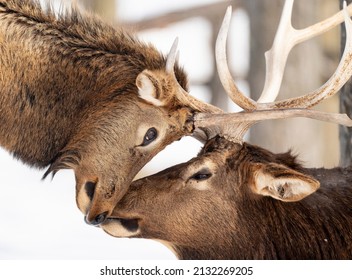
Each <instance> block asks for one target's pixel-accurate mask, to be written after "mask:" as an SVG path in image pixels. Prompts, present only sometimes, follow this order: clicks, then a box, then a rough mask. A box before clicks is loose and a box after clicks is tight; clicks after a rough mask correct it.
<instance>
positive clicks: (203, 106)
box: [165, 38, 223, 113]
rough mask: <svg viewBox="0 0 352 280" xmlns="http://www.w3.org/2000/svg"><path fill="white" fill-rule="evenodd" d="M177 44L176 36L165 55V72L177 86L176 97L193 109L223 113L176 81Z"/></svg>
mask: <svg viewBox="0 0 352 280" xmlns="http://www.w3.org/2000/svg"><path fill="white" fill-rule="evenodd" d="M177 45H178V38H176V39H175V41H174V43H173V44H172V47H171V49H170V52H169V54H168V56H167V60H166V67H165V69H166V72H167V73H169V75H171V78H172V80H173V82H174V84H175V85H177V87H178V92H177V99H178V100H179V101H180V102H181V104H183V105H185V106H189V107H191V108H192V109H194V110H195V111H198V112H208V113H223V111H222V110H221V109H220V108H217V107H215V106H213V105H211V104H208V103H205V102H202V101H200V100H198V99H196V98H195V97H193V96H192V95H190V94H189V93H188V92H187V91H185V90H184V89H183V88H182V87H181V85H180V84H179V83H178V81H177V79H176V76H175V71H174V67H175V63H176V62H177V60H178V56H179V52H178V51H177Z"/></svg>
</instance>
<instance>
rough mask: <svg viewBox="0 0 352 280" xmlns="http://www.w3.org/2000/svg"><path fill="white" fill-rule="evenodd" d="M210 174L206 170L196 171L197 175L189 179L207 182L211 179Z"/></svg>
mask: <svg viewBox="0 0 352 280" xmlns="http://www.w3.org/2000/svg"><path fill="white" fill-rule="evenodd" d="M211 175H212V174H211V172H210V170H208V169H202V170H201V171H198V172H197V173H195V174H193V175H192V177H191V179H193V180H197V181H203V180H207V179H209V178H210V177H211Z"/></svg>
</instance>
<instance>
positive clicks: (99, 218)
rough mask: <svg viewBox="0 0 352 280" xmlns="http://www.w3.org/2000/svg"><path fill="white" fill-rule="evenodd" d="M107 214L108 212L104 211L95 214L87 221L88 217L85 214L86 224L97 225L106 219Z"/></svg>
mask: <svg viewBox="0 0 352 280" xmlns="http://www.w3.org/2000/svg"><path fill="white" fill-rule="evenodd" d="M107 216H108V212H104V213H101V214H99V215H98V216H96V217H95V218H94V219H92V220H91V221H89V219H88V218H87V216H86V217H85V222H86V223H87V224H89V225H92V226H98V225H100V224H101V223H103V222H104V221H105V220H106V217H107Z"/></svg>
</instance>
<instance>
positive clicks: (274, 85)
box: [258, 0, 296, 103]
mask: <svg viewBox="0 0 352 280" xmlns="http://www.w3.org/2000/svg"><path fill="white" fill-rule="evenodd" d="M293 3H294V0H287V1H285V4H284V8H283V10H282V14H281V18H280V22H279V26H278V29H277V31H276V35H275V39H274V42H273V46H272V47H271V49H270V50H269V51H267V52H266V53H265V63H266V71H265V73H266V74H265V82H264V88H263V91H262V94H261V96H260V97H259V99H258V103H267V102H273V101H275V99H276V97H277V95H278V93H279V90H280V86H281V82H282V77H283V75H284V69H285V65H286V61H287V57H288V54H289V53H290V51H291V49H292V48H293V46H294V45H295V44H296V40H295V37H294V35H295V34H296V30H295V29H294V28H293V27H292V23H291V17H292V8H293Z"/></svg>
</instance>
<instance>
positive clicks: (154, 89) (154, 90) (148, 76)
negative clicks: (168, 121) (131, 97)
mask: <svg viewBox="0 0 352 280" xmlns="http://www.w3.org/2000/svg"><path fill="white" fill-rule="evenodd" d="M136 86H137V88H138V93H139V96H140V97H141V98H143V99H144V100H146V101H148V102H150V103H152V104H153V105H155V106H163V105H164V102H162V101H161V100H160V96H158V95H160V94H159V92H160V90H159V88H158V80H157V79H156V78H155V77H154V75H153V74H152V73H151V72H150V71H148V70H144V71H143V72H141V73H140V74H139V75H138V76H137V79H136Z"/></svg>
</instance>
